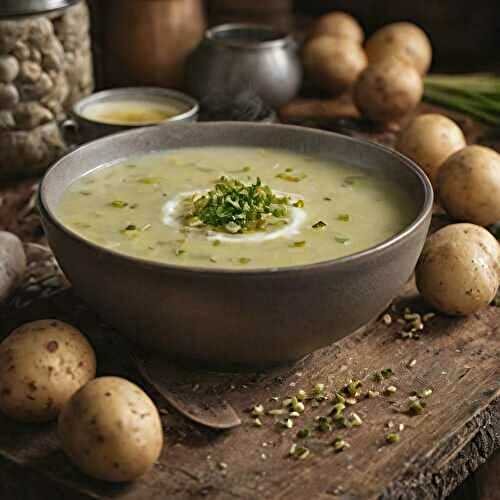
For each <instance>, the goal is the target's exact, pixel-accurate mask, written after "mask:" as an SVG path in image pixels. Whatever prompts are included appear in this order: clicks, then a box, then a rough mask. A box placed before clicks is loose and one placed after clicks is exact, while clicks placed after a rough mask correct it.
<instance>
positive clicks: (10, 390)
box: [0, 319, 96, 422]
mask: <svg viewBox="0 0 500 500" xmlns="http://www.w3.org/2000/svg"><path fill="white" fill-rule="evenodd" d="M95 370H96V361H95V354H94V351H93V349H92V347H91V345H90V344H89V342H88V341H87V339H86V338H85V337H84V336H83V335H82V334H81V333H80V332H79V331H78V330H77V329H76V328H74V327H72V326H71V325H68V324H67V323H63V322H62V321H58V320H55V319H46V320H39V321H33V322H31V323H26V324H24V325H22V326H20V327H19V328H17V329H15V330H14V331H13V332H12V333H11V334H10V335H9V336H8V337H7V338H6V339H5V340H4V341H3V342H2V343H1V344H0V411H2V412H3V413H4V414H5V415H7V416H9V417H11V418H13V419H16V420H20V421H24V422H48V421H50V420H53V419H54V418H56V417H57V415H58V414H59V411H60V409H61V408H62V406H63V405H64V404H65V403H66V402H67V401H68V399H69V398H70V397H71V396H72V395H73V394H74V392H75V391H77V390H78V389H79V388H80V387H82V386H83V385H84V384H86V383H87V382H88V381H89V380H91V379H92V378H94V377H95Z"/></svg>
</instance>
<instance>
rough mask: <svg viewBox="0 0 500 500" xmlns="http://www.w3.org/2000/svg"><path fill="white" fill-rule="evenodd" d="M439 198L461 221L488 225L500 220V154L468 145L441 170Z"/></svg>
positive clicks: (455, 217)
mask: <svg viewBox="0 0 500 500" xmlns="http://www.w3.org/2000/svg"><path fill="white" fill-rule="evenodd" d="M437 191H438V197H439V200H440V202H441V205H442V206H443V208H444V209H445V210H446V211H447V212H448V214H449V215H451V217H453V218H454V219H457V220H462V221H466V222H472V223H473V224H479V225H480V226H488V225H490V224H494V223H496V222H498V221H500V155H499V154H498V153H497V152H496V151H493V149H490V148H486V147H484V146H467V147H466V148H463V149H461V150H460V151H458V152H456V153H454V154H453V155H451V156H450V157H449V158H448V159H447V160H446V161H445V162H444V163H443V165H442V166H441V168H440V169H439V173H438V176H437Z"/></svg>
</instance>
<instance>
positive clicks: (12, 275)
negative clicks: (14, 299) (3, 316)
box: [0, 231, 26, 304]
mask: <svg viewBox="0 0 500 500" xmlns="http://www.w3.org/2000/svg"><path fill="white" fill-rule="evenodd" d="M25 271H26V254H25V253H24V248H23V244H22V243H21V240H20V239H19V238H18V237H17V236H16V235H15V234H12V233H8V232H6V231H0V304H1V303H2V302H3V301H4V300H7V299H8V298H9V296H10V294H11V293H12V291H13V290H14V288H15V287H16V286H17V285H18V284H19V282H20V281H21V278H22V277H23V275H24V273H25Z"/></svg>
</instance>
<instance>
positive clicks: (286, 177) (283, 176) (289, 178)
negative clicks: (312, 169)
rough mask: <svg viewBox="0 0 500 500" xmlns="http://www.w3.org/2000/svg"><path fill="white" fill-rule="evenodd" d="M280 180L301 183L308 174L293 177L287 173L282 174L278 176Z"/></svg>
mask: <svg viewBox="0 0 500 500" xmlns="http://www.w3.org/2000/svg"><path fill="white" fill-rule="evenodd" d="M276 177H277V178H278V179H282V180H284V181H289V182H300V181H301V180H302V179H305V178H306V177H307V175H306V174H300V175H291V174H287V173H286V172H282V173H280V174H278V175H277V176H276Z"/></svg>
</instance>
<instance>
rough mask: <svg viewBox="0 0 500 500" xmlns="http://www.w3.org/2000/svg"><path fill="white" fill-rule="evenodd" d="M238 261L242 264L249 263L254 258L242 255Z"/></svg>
mask: <svg viewBox="0 0 500 500" xmlns="http://www.w3.org/2000/svg"><path fill="white" fill-rule="evenodd" d="M238 262H239V263H240V264H248V263H249V262H252V259H249V258H248V257H240V258H239V259H238Z"/></svg>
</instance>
